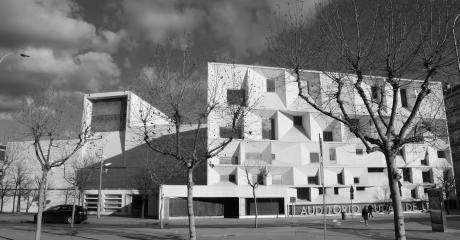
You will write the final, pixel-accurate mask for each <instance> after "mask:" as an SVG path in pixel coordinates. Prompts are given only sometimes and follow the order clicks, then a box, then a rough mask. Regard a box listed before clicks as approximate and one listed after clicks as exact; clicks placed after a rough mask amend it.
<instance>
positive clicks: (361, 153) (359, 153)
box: [356, 148, 364, 155]
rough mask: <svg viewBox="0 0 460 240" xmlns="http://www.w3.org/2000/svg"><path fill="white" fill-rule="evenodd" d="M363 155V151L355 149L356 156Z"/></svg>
mask: <svg viewBox="0 0 460 240" xmlns="http://www.w3.org/2000/svg"><path fill="white" fill-rule="evenodd" d="M363 154H364V151H363V149H362V148H357V149H356V155H363Z"/></svg>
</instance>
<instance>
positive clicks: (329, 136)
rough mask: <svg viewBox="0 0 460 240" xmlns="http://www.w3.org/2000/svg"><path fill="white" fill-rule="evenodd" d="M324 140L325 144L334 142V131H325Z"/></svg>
mask: <svg viewBox="0 0 460 240" xmlns="http://www.w3.org/2000/svg"><path fill="white" fill-rule="evenodd" d="M323 138H324V139H323V140H324V141H325V142H332V141H334V138H333V135H332V131H323Z"/></svg>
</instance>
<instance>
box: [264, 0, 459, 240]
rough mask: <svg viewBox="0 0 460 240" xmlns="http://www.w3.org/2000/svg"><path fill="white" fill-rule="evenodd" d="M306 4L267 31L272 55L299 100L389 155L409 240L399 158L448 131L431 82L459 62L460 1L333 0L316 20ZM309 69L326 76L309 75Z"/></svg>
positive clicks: (400, 220) (398, 220)
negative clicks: (454, 36)
mask: <svg viewBox="0 0 460 240" xmlns="http://www.w3.org/2000/svg"><path fill="white" fill-rule="evenodd" d="M301 6H302V3H301V2H298V3H297V4H296V5H295V6H294V7H293V9H292V11H291V14H290V15H289V16H288V17H287V18H286V19H284V21H283V23H284V24H283V25H281V28H280V30H279V31H277V32H276V33H277V34H273V35H272V36H269V38H268V46H269V50H270V52H271V54H273V59H274V60H275V62H276V63H277V64H279V65H281V66H283V67H286V68H288V69H290V71H291V73H292V76H293V82H294V83H295V84H296V85H297V88H298V95H299V97H300V98H301V99H303V100H304V101H305V102H306V103H308V104H309V105H311V106H312V107H313V108H314V109H316V111H318V112H320V113H322V114H324V115H326V116H329V117H330V118H331V119H333V120H334V121H336V122H338V123H340V124H341V125H342V126H345V127H346V128H347V129H348V130H349V133H350V134H351V135H353V136H354V137H355V138H357V139H359V140H360V142H361V143H362V144H364V146H365V148H366V150H367V152H368V153H371V152H375V151H378V152H381V153H382V154H383V155H384V157H385V162H386V165H387V169H388V182H389V187H390V193H391V199H392V204H393V209H394V228H395V238H396V239H406V233H405V225H404V216H403V213H402V210H403V209H402V205H401V195H400V192H399V190H398V188H399V187H398V184H399V179H400V178H401V173H400V170H399V169H398V167H397V166H396V158H397V157H396V156H397V155H398V152H400V150H401V149H402V148H403V147H404V146H405V145H407V144H413V143H424V142H427V141H438V143H439V140H440V139H439V137H440V136H441V135H444V136H445V134H446V131H445V121H444V120H443V118H445V113H444V111H443V109H444V107H443V99H442V92H441V91H440V88H439V86H440V85H435V83H433V82H434V81H436V78H440V77H444V76H443V74H444V73H446V72H447V73H448V72H449V71H450V70H451V66H452V63H454V61H455V58H454V52H453V51H454V48H453V47H452V40H451V30H452V27H451V26H452V20H453V18H452V12H451V9H454V7H455V6H454V4H453V2H452V1H449V0H440V1H396V0H386V1H360V0H348V1H328V2H327V3H320V4H319V5H318V6H317V9H316V15H315V17H316V18H315V19H307V18H306V17H305V15H304V11H302V9H301ZM306 68H316V69H318V70H321V71H322V72H323V74H322V75H321V78H320V77H319V76H316V77H314V76H313V77H312V76H309V75H308V74H306V73H305V72H303V71H302V69H306ZM373 76H381V77H373ZM404 78H413V79H420V80H419V81H411V80H407V79H404ZM434 86H438V87H437V88H436V87H434ZM440 119H441V120H440ZM443 140H445V139H443Z"/></svg>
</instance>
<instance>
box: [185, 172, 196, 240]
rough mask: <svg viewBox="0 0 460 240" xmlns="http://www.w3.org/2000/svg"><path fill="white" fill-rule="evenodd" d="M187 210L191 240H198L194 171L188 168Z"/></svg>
mask: <svg viewBox="0 0 460 240" xmlns="http://www.w3.org/2000/svg"><path fill="white" fill-rule="evenodd" d="M187 179H188V182H187V210H188V229H189V235H190V240H196V229H195V214H194V213H193V169H192V168H187Z"/></svg>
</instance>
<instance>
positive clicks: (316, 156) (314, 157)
mask: <svg viewBox="0 0 460 240" xmlns="http://www.w3.org/2000/svg"><path fill="white" fill-rule="evenodd" d="M310 162H311V163H319V153H317V152H312V153H310Z"/></svg>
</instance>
